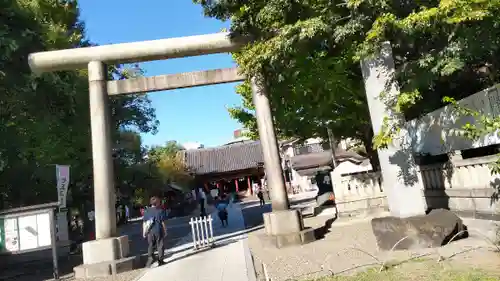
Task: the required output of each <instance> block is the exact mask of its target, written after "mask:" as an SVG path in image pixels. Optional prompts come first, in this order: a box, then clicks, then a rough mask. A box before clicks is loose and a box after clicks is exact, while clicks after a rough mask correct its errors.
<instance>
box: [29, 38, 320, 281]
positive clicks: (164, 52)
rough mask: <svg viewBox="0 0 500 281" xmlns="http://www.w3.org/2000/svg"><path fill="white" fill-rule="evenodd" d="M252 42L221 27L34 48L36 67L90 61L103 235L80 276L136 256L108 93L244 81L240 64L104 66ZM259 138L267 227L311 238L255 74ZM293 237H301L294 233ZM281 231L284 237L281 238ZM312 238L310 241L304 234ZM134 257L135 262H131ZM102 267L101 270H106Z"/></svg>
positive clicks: (86, 252) (88, 246) (86, 255)
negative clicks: (147, 68)
mask: <svg viewBox="0 0 500 281" xmlns="http://www.w3.org/2000/svg"><path fill="white" fill-rule="evenodd" d="M245 43H246V42H245V41H244V40H239V41H238V40H234V39H231V37H230V36H229V33H214V34H207V35H199V36H188V37H180V38H170V39H161V40H152V41H142V42H134V43H123V44H114V45H104V46H95V47H86V48H75V49H66V50H59V51H48V52H40V53H34V54H30V56H29V65H30V67H31V69H32V70H33V72H35V73H43V72H53V71H60V70H74V69H82V68H86V67H88V70H89V86H90V87H89V95H90V111H91V112H90V113H91V117H92V118H91V128H92V155H93V166H94V171H93V173H94V196H95V222H96V239H97V240H95V241H89V242H86V243H84V245H83V262H84V265H83V266H82V267H78V268H75V273H76V275H77V277H92V276H96V275H99V274H102V272H97V273H96V272H92V270H93V269H95V270H99V269H102V268H103V266H102V265H103V264H106V263H107V264H108V265H109V267H108V268H107V269H105V270H108V269H109V270H108V271H109V272H111V271H113V270H116V269H117V268H121V269H123V268H127V266H120V267H118V266H114V265H115V264H116V261H120V262H121V261H124V262H129V261H132V260H131V259H129V260H127V259H128V255H129V253H128V249H129V247H128V238H127V237H126V236H121V237H116V235H117V233H116V218H115V196H116V195H115V190H114V183H113V182H114V175H113V168H112V165H113V164H112V158H111V136H110V131H109V130H110V123H109V122H110V117H109V109H108V105H107V100H108V96H112V95H119V94H134V93H147V92H154V91H163V90H168V89H178V88H188V87H196V86H205V85H213V84H220V83H229V82H236V81H243V80H244V79H245V77H242V76H241V75H239V73H238V72H237V69H217V70H208V71H197V72H190V73H180V74H171V75H160V76H155V77H141V78H134V79H128V80H120V81H106V73H107V69H106V66H105V64H118V63H133V62H145V61H154V60H164V59H172V58H182V57H189V56H200V55H207V54H216V53H224V52H233V51H237V50H239V49H240V48H241V47H242V46H243V45H244V44H245ZM252 88H253V91H254V103H255V107H256V112H257V122H258V127H259V136H260V140H261V142H262V150H263V154H264V166H265V169H266V173H267V175H268V179H269V186H270V189H271V192H272V198H273V208H274V210H273V212H272V213H270V214H268V215H266V217H265V222H266V230H267V231H268V234H270V236H271V237H272V238H276V239H277V243H278V245H281V244H283V243H284V242H283V243H282V242H279V241H278V240H280V239H281V240H283V241H289V242H292V243H303V242H304V241H306V240H312V238H311V237H314V235H313V232H312V231H309V230H306V231H305V232H306V234H304V233H303V230H304V227H303V223H302V217H301V216H300V214H299V213H298V212H297V211H291V210H289V206H288V205H289V204H288V197H287V194H286V190H285V186H284V182H283V178H282V170H281V165H280V162H279V159H280V158H279V153H278V148H277V142H276V136H275V133H274V126H273V122H272V117H271V110H270V108H269V100H268V97H267V94H266V93H265V90H264V89H263V88H262V87H260V84H259V83H258V81H257V80H256V79H252ZM290 236H293V237H294V239H290ZM280 237H281V238H280ZM304 237H306V239H304ZM129 263H130V262H129ZM101 271H102V270H101Z"/></svg>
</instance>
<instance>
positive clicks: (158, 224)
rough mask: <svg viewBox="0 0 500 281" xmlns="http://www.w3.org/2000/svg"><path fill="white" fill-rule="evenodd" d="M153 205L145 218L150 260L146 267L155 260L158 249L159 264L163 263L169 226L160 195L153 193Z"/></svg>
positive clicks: (144, 234) (146, 212) (144, 227)
mask: <svg viewBox="0 0 500 281" xmlns="http://www.w3.org/2000/svg"><path fill="white" fill-rule="evenodd" d="M150 204H151V207H150V208H148V209H147V210H146V211H145V213H144V218H143V237H144V238H146V239H147V240H148V261H147V263H146V267H150V266H151V264H152V263H153V262H154V258H153V254H154V250H155V248H156V250H157V251H158V265H163V264H164V261H163V255H164V251H165V249H164V248H163V242H164V239H165V237H166V235H167V227H166V224H165V221H166V220H167V216H166V213H165V210H163V208H162V206H161V200H160V197H159V196H157V195H153V196H151V198H150Z"/></svg>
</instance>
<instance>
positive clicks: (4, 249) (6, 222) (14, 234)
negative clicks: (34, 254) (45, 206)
mask: <svg viewBox="0 0 500 281" xmlns="http://www.w3.org/2000/svg"><path fill="white" fill-rule="evenodd" d="M51 211H52V210H51ZM50 220H51V215H50V213H49V212H43V213H35V214H33V213H31V214H29V213H28V214H26V215H25V214H19V216H10V217H0V253H16V252H23V251H28V250H35V249H38V248H43V247H50V246H51V245H52V234H51V227H52V224H51V221H50Z"/></svg>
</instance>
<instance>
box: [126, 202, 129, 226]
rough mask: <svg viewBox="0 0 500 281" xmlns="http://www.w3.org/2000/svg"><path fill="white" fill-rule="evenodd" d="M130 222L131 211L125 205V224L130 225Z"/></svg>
mask: <svg viewBox="0 0 500 281" xmlns="http://www.w3.org/2000/svg"><path fill="white" fill-rule="evenodd" d="M129 220H130V209H129V207H128V206H127V205H125V223H128V221H129Z"/></svg>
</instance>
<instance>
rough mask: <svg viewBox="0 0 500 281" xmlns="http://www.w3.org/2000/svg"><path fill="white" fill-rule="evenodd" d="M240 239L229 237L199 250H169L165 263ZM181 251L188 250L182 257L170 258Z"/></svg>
mask: <svg viewBox="0 0 500 281" xmlns="http://www.w3.org/2000/svg"><path fill="white" fill-rule="evenodd" d="M238 241H240V239H228V240H224V241H222V242H218V243H217V242H216V243H215V244H214V245H213V246H212V247H207V248H203V249H199V250H185V249H182V250H178V251H175V252H168V253H166V256H165V258H164V260H166V261H165V264H169V263H173V262H176V261H179V260H182V259H185V258H188V257H191V256H193V255H196V254H199V253H203V252H207V251H210V250H212V249H216V248H221V247H224V246H227V245H229V244H233V243H236V242H238ZM180 252H187V253H186V254H185V255H182V256H180V257H176V258H173V259H169V258H170V257H172V256H173V255H175V254H178V253H180ZM165 264H164V265H165Z"/></svg>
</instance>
